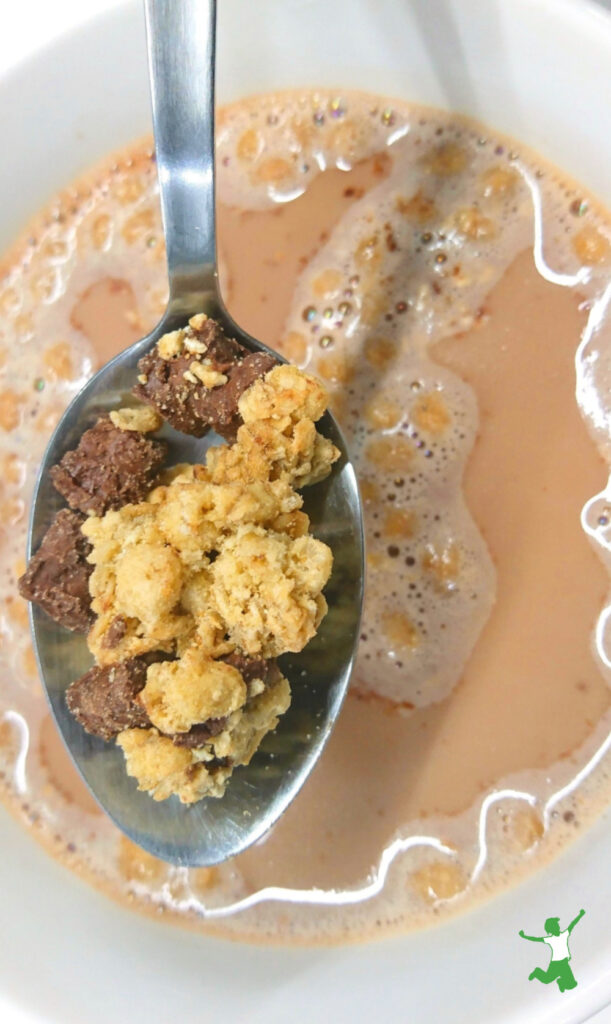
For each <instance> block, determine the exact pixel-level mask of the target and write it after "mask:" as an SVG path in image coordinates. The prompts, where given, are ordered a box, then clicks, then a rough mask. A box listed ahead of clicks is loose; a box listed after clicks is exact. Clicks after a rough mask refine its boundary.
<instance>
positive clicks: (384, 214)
mask: <svg viewBox="0 0 611 1024" xmlns="http://www.w3.org/2000/svg"><path fill="white" fill-rule="evenodd" d="M219 121H220V130H219V137H218V147H219V159H218V163H219V199H220V207H219V239H220V248H221V276H222V281H223V289H224V292H225V297H226V301H227V303H228V305H229V308H230V310H231V312H232V314H233V315H234V317H235V318H236V320H238V322H239V323H240V324H241V325H242V326H243V327H244V328H245V329H246V330H248V331H250V332H251V333H252V334H254V335H255V336H257V337H259V338H260V339H261V340H262V341H265V342H267V343H268V344H270V345H271V346H273V347H276V348H278V349H281V350H282V351H283V352H285V354H286V355H287V356H288V357H289V358H291V359H292V360H293V361H295V362H296V363H297V364H298V365H300V366H302V367H307V368H308V369H311V370H312V371H313V372H315V373H318V374H319V375H320V376H321V377H323V378H324V379H325V380H326V382H327V383H328V385H329V388H330V391H331V396H332V407H333V409H334V411H335V412H336V414H337V416H338V418H339V420H340V422H341V424H342V426H343V428H344V430H345V433H346V435H347V438H348V441H349V444H350V446H351V451H352V453H353V456H354V459H355V462H356V465H357V469H358V473H359V479H360V483H361V487H362V493H363V500H364V504H365V513H366V532H367V558H368V578H367V587H366V606H365V616H364V623H363V637H362V642H361V645H360V649H359V654H358V659H357V666H356V671H355V674H354V680H353V683H352V687H351V691H350V694H349V696H348V698H347V700H346V704H345V706H344V709H343V711H342V714H341V716H340V719H339V721H338V724H337V726H336V729H335V731H334V733H333V735H332V737H331V740H330V742H329V744H328V747H327V748H326V750H325V753H324V755H323V757H322V758H321V761H320V762H319V764H318V765H317V767H316V769H315V771H314V773H313V775H312V777H311V779H310V780H309V781H308V783H307V785H306V786H305V788H304V790H303V791H302V792H301V794H300V795H299V797H298V799H297V800H296V801H295V803H294V804H293V805H292V807H291V808H290V809H289V811H288V812H287V813H286V815H285V816H284V817H283V819H282V820H281V822H279V823H278V825H277V826H276V827H275V828H274V829H273V830H272V832H271V833H270V834H269V836H267V837H266V838H265V839H264V840H263V841H262V842H261V843H259V844H258V845H257V846H256V847H255V848H253V849H251V850H250V851H248V852H247V853H245V854H243V855H241V856H240V857H239V858H236V859H235V860H234V861H232V862H230V863H228V864H226V865H223V866H222V867H220V868H215V869H199V870H189V871H188V870H186V869H172V868H168V867H167V866H166V865H164V864H162V863H160V862H158V861H155V860H154V858H152V857H150V856H148V855H146V854H144V853H143V852H142V851H139V850H138V849H137V848H136V847H133V846H132V845H131V844H129V843H128V842H127V841H126V840H125V839H123V838H122V837H121V836H120V835H119V833H118V832H117V830H116V829H115V828H114V827H113V826H112V825H111V824H110V822H108V821H107V820H106V818H105V816H104V815H103V814H102V813H101V812H100V811H99V810H98V808H97V806H96V804H95V803H94V801H93V800H92V799H91V797H90V796H89V795H88V793H87V791H86V790H85V787H84V786H83V785H82V783H81V782H80V780H79V778H78V776H77V775H76V773H75V771H74V769H73V768H72V766H71V763H70V761H69V759H68V757H67V755H66V754H65V752H64V750H63V747H62V745H61V741H60V740H59V738H58V736H57V734H56V731H55V728H54V726H53V724H52V722H51V721H50V719H49V716H48V713H47V710H46V705H45V702H44V698H43V695H42V691H41V688H40V684H39V682H38V680H37V678H36V669H35V664H34V659H33V653H32V651H31V648H30V645H29V635H28V629H27V610H26V606H25V604H24V602H22V601H21V599H20V598H19V597H18V595H17V593H16V589H15V580H16V578H17V576H18V575H19V573H20V572H21V571H22V569H23V555H22V553H23V551H24V548H25V533H26V515H27V506H28V502H29V498H30V495H31V490H32V485H33V480H34V474H35V470H36V465H37V462H38V461H39V459H40V455H41V453H42V451H43V450H44V447H45V445H46V442H47V440H48V436H49V433H50V431H51V429H52V427H53V425H54V423H55V422H56V421H57V418H58V417H59V415H60V414H61V411H62V409H63V408H64V407H65V405H66V404H67V402H68V400H69V399H70V398H71V397H72V395H73V394H74V393H75V392H76V391H77V390H78V389H79V388H80V387H81V386H82V384H83V383H84V381H85V379H86V378H87V376H88V375H89V374H90V373H91V372H92V371H93V370H94V369H95V368H97V367H98V366H99V365H101V364H103V363H104V362H105V361H106V360H107V359H108V358H109V357H110V356H111V355H112V354H114V352H116V351H120V350H121V349H122V348H123V347H125V346H126V345H128V344H130V343H131V342H132V341H134V340H136V339H137V338H138V337H140V336H141V335H143V334H144V333H146V332H147V331H148V330H149V329H150V328H151V327H152V326H153V324H154V323H155V321H156V320H157V319H158V317H159V316H160V314H161V312H162V311H163V308H164V304H165V300H166V284H165V266H164V250H163V242H162V237H161V228H160V221H159V209H158V200H157V186H156V178H155V166H154V162H153V161H152V159H151V154H150V150H149V149H148V147H147V146H146V145H140V146H137V147H134V148H133V150H131V151H129V152H127V153H125V154H122V155H121V156H120V157H118V158H117V159H116V161H115V162H113V163H112V164H110V165H104V166H102V167H100V168H99V169H97V170H96V171H94V172H92V174H91V175H90V177H89V178H88V179H87V180H84V181H83V182H80V183H78V184H77V185H76V186H74V188H72V189H71V190H69V191H68V192H67V193H66V194H65V195H63V196H61V197H59V198H58V199H57V201H55V202H54V203H53V204H52V205H51V206H50V207H49V209H48V210H46V211H45V212H44V213H43V215H42V216H41V218H40V221H39V222H38V223H37V224H36V225H34V226H33V227H32V230H31V231H30V233H29V234H28V236H27V237H26V238H24V240H22V242H21V243H19V244H18V245H17V246H16V248H15V249H14V251H13V252H12V253H11V254H9V256H8V257H7V258H6V260H5V264H4V267H3V272H4V279H3V281H2V282H1V284H0V309H1V310H2V314H3V319H2V331H1V334H2V336H1V337H0V346H1V350H0V361H1V362H2V370H1V371H0V372H1V373H2V375H3V379H2V382H1V383H0V463H1V467H2V477H1V478H2V480H3V489H2V495H1V499H0V501H1V505H0V515H1V523H2V537H1V540H2V546H1V548H0V558H1V560H2V561H1V568H2V592H1V594H0V598H1V600H2V608H1V616H2V617H1V620H0V625H1V629H2V633H1V636H0V639H1V641H2V643H1V646H0V666H1V670H2V690H1V692H0V714H1V715H2V717H1V718H0V759H1V761H2V785H3V787H4V795H5V798H6V802H7V804H8V805H9V806H10V807H11V808H12V809H13V810H14V811H15V813H16V814H17V815H18V816H20V817H21V819H22V820H23V821H24V823H25V824H26V825H27V826H28V827H29V828H31V829H32V831H33V834H34V835H36V836H37V838H39V839H40V841H42V842H44V843H45V845H47V847H48V848H49V849H50V850H51V851H52V852H54V853H55V854H56V855H57V856H59V857H61V858H62V859H63V860H64V861H65V862H66V863H67V864H68V865H69V866H70V867H72V868H74V869H75V870H76V871H78V872H79V873H81V874H82V875H84V876H86V877H88V878H89V879H90V880H91V881H93V882H94V883H95V884H97V885H99V886H100V887H102V888H104V889H105V890H106V891H108V892H109V893H111V894H112V895H114V896H117V897H120V898H127V899H129V901H130V903H131V905H132V906H135V907H138V908H140V909H155V910H156V911H157V912H159V913H165V914H166V916H168V917H172V918H176V919H178V920H180V921H183V922H185V923H191V924H194V925H196V926H198V927H203V928H206V929H209V930H214V931H217V932H219V933H222V934H228V935H229V934H230V935H233V936H236V937H245V938H253V939H254V938H260V939H271V940H274V939H275V940H277V941H283V942H285V941H288V940H291V939H292V940H294V941H308V942H315V941H318V942H325V941H333V940H351V939H355V938H361V937H368V936H371V935H373V934H382V933H384V932H386V931H388V930H395V929H406V928H409V927H414V926H421V925H425V924H427V923H430V922H432V921H436V920H439V919H440V918H442V917H443V916H444V915H446V914H450V913H454V912H456V911H457V910H461V909H465V908H467V907H469V906H470V905H472V904H473V902H474V901H475V900H477V899H481V898H482V897H483V896H488V895H490V894H492V893H494V892H496V891H499V890H500V888H502V887H504V886H506V885H507V884H509V883H511V882H514V881H516V880H517V879H518V878H519V877H521V876H522V875H524V874H525V873H527V872H529V871H532V870H533V868H535V867H537V866H540V865H542V864H543V863H545V861H546V860H547V859H549V857H550V856H552V855H553V854H554V853H555V852H557V850H559V849H560V848H562V846H563V845H564V844H565V843H566V842H568V841H569V840H570V839H571V838H572V837H573V836H575V835H576V834H578V833H579V831H580V829H581V828H582V827H583V826H584V825H585V824H587V823H588V822H589V821H590V820H592V819H593V817H594V816H595V815H596V814H597V813H598V812H599V811H600V810H601V809H602V808H603V807H604V806H605V805H606V804H607V803H608V802H609V799H610V798H611V780H610V774H609V756H608V755H606V753H605V752H606V748H607V746H608V745H609V744H608V736H609V725H610V721H611V711H610V704H611V700H610V690H609V685H608V683H609V668H610V665H611V662H610V658H611V631H608V630H607V619H608V617H609V616H608V612H607V609H606V607H605V602H606V600H607V593H608V590H609V577H608V570H609V565H608V550H609V542H610V540H611V500H609V498H610V497H611V496H609V495H607V493H606V491H605V486H606V481H607V476H608V465H607V463H606V461H605V459H608V458H609V451H610V446H609V439H610V437H611V432H610V429H609V428H610V424H611V402H610V400H609V395H610V394H611V390H610V388H609V381H610V379H611V372H610V371H611V337H610V334H609V327H608V324H607V320H606V303H607V301H608V295H609V288H608V273H609V262H610V256H611V244H610V241H609V239H610V237H611V235H610V229H609V225H608V220H607V219H606V215H605V214H604V211H601V210H599V209H597V208H596V207H595V204H594V203H593V202H592V201H591V200H589V199H588V197H587V196H585V194H584V193H583V192H582V191H581V190H579V189H577V187H576V186H575V185H574V184H572V183H571V182H568V181H566V180H565V179H564V178H563V177H562V176H561V175H560V174H558V173H557V172H556V171H555V170H553V169H552V168H549V167H547V166H545V165H543V164H541V163H540V162H538V161H537V159H536V158H534V157H533V156H532V155H531V154H529V153H528V152H525V151H524V150H522V149H521V148H520V147H518V146H517V145H516V146H515V149H512V144H511V143H509V144H508V143H507V141H506V140H503V139H497V138H495V137H493V136H491V135H489V133H488V132H487V131H486V130H484V129H483V128H481V126H478V125H473V124H471V123H469V122H467V121H465V120H462V119H460V118H457V117H450V116H448V115H445V114H441V113H438V112H435V111H430V110H424V109H421V108H416V107H411V106H408V105H407V104H398V103H395V104H392V105H387V104H386V103H385V102H384V101H380V100H379V99H377V98H374V97H367V96H360V95H356V94H348V95H346V96H343V97H339V96H334V95H327V94H322V93H317V94H313V93H307V94H294V95H286V96H280V97H267V98H266V97H263V98H257V99H256V100H252V101H246V102H243V103H241V104H238V105H236V106H234V107H231V108H228V109H226V110H225V111H224V112H222V115H221V117H220V119H219ZM576 391H577V398H576ZM605 558H606V559H607V563H606V564H605ZM66 682H67V683H68V682H69V680H67V681H66ZM578 773H579V777H580V785H579V786H577V785H576V782H575V780H576V777H577V775H578Z"/></svg>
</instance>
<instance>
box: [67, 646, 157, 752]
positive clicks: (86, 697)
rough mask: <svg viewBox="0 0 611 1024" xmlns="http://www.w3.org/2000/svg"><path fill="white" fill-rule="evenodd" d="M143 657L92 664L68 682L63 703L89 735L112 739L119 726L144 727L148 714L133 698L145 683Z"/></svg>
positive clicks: (145, 666) (147, 722) (146, 723)
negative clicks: (64, 702)
mask: <svg viewBox="0 0 611 1024" xmlns="http://www.w3.org/2000/svg"><path fill="white" fill-rule="evenodd" d="M147 667H148V666H147V662H146V661H145V660H144V659H143V658H130V659H128V660H127V661H121V662H118V663H117V664H116V665H109V666H108V667H107V668H99V667H98V666H95V667H94V668H92V669H90V670H89V672H86V673H85V675H84V676H81V678H80V679H77V680H75V682H73V683H71V685H70V686H69V687H68V690H67V692H66V703H67V705H68V708H69V710H70V711H71V713H72V714H73V715H74V717H75V718H76V720H77V722H80V724H81V725H82V726H83V729H85V731H86V732H88V733H91V735H92V736H101V738H102V739H103V740H112V739H114V737H115V736H116V735H117V734H118V733H120V732H122V730H123V729H146V728H147V727H149V726H150V724H151V723H150V720H149V717H148V715H147V713H146V711H145V710H144V708H143V707H142V705H141V704H140V703H139V701H138V700H137V699H136V698H137V696H138V694H139V693H140V690H141V689H142V688H143V686H144V684H145V683H146V671H147Z"/></svg>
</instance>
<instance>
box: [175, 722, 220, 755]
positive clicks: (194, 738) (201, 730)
mask: <svg viewBox="0 0 611 1024" xmlns="http://www.w3.org/2000/svg"><path fill="white" fill-rule="evenodd" d="M226 724H227V718H226V717H225V718H209V719H208V721H207V722H198V724H197V725H192V726H191V728H190V729H189V731H188V732H175V733H174V735H173V736H172V743H173V744H174V746H175V747H188V748H189V750H197V749H198V748H199V747H205V746H206V744H207V743H209V742H210V740H211V739H212V738H213V737H214V736H218V735H219V733H221V732H222V731H223V729H224V728H225V726H226Z"/></svg>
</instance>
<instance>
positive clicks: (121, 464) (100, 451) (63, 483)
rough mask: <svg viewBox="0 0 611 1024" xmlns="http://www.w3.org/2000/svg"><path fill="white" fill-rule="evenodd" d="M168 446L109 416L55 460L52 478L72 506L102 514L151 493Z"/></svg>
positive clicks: (86, 432)
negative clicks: (122, 427)
mask: <svg viewBox="0 0 611 1024" xmlns="http://www.w3.org/2000/svg"><path fill="white" fill-rule="evenodd" d="M166 452H167V446H166V444H165V443H164V442H163V441H156V440H151V439H149V438H147V437H144V436H143V435H142V434H140V433H138V431H136V430H121V429H119V428H118V427H115V426H114V424H113V423H111V421H110V419H109V417H108V416H103V417H102V418H101V419H99V420H98V422H97V423H96V425H95V426H94V427H92V428H91V429H90V430H86V431H85V433H84V434H83V436H82V437H81V440H80V442H79V444H78V447H77V448H75V449H73V451H70V452H66V454H65V455H64V457H63V459H62V460H61V462H59V463H58V465H57V466H53V468H52V470H51V480H52V481H53V484H54V486H55V488H56V490H58V491H59V493H60V494H61V495H62V497H64V498H65V499H66V501H67V502H68V504H69V505H70V507H71V508H74V509H78V511H79V512H84V513H85V514H86V515H87V514H93V515H96V516H100V515H103V514H104V512H108V511H109V510H110V509H118V508H121V507H122V506H123V505H128V504H131V503H132V502H138V501H141V500H142V499H143V498H145V497H146V495H147V494H148V492H149V491H150V489H151V487H152V486H153V484H154V481H155V478H156V476H157V473H158V472H159V470H160V469H161V466H162V465H163V462H164V460H165V457H166Z"/></svg>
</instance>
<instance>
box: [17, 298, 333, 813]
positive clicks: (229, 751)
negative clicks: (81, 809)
mask: <svg viewBox="0 0 611 1024" xmlns="http://www.w3.org/2000/svg"><path fill="white" fill-rule="evenodd" d="M139 370H140V371H141V372H140V374H139V376H138V382H137V385H136V387H135V388H134V392H135V394H136V395H137V396H138V397H139V398H141V399H142V400H143V401H144V402H146V403H147V404H146V405H142V406H138V407H137V408H132V409H127V408H126V409H119V410H118V411H116V412H111V413H110V415H109V416H106V417H102V418H101V419H100V420H98V422H97V424H95V425H94V426H93V427H92V428H91V429H90V430H88V431H86V433H85V434H84V435H83V437H82V438H81V441H80V443H79V445H78V447H77V448H76V449H75V450H73V451H71V452H67V453H66V455H65V456H64V458H63V459H62V461H61V463H60V464H59V465H58V466H57V467H55V468H54V470H53V480H54V483H55V486H56V488H57V489H58V490H59V491H60V493H61V494H62V495H63V496H64V497H65V499H66V501H67V502H68V504H69V505H70V506H71V508H72V509H76V510H77V511H68V510H63V511H62V512H60V513H59V515H58V517H57V518H56V521H55V523H54V524H53V525H52V526H51V528H50V529H49V531H48V533H47V535H46V537H45V538H44V540H43V542H42V544H41V547H40V549H39V552H38V553H37V554H36V555H35V557H34V559H33V560H32V562H31V563H30V567H29V568H28V572H27V573H26V575H25V576H24V577H23V579H22V584H21V586H22V593H24V596H27V597H28V598H29V599H30V600H34V601H37V602H38V603H39V604H41V605H42V607H44V608H45V610H47V612H48V613H49V614H50V615H51V616H52V617H53V618H54V619H55V621H56V622H58V623H59V624H60V625H64V626H66V627H68V628H70V629H80V630H87V629H89V635H88V644H89V648H90V650H91V652H92V654H93V655H94V657H95V662H96V664H95V666H94V667H93V668H92V669H90V670H89V672H87V673H86V674H85V675H84V676H82V677H81V678H80V679H77V680H76V681H75V682H74V683H72V684H71V686H70V687H69V688H68V691H67V694H66V700H67V703H68V707H69V708H70V711H71V712H72V714H73V715H74V716H75V717H76V718H77V719H78V721H79V722H80V723H81V724H82V726H83V728H85V729H86V730H87V731H88V732H90V733H92V734H94V735H96V736H100V737H101V738H103V739H105V740H113V739H116V741H117V743H118V744H119V746H120V747H121V748H122V750H123V752H124V754H125V758H126V764H127V771H128V773H129V774H130V775H132V776H134V777H135V778H136V779H137V780H138V785H139V788H140V789H143V790H146V791H148V792H149V793H150V794H151V795H152V796H153V798H154V799H155V800H163V799H165V798H166V797H169V796H171V795H172V794H176V795H177V796H178V797H179V798H180V800H181V801H183V802H184V803H192V802H194V801H196V800H199V799H201V798H202V797H204V796H222V794H223V792H224V789H225V785H226V782H227V779H228V778H229V776H230V775H231V772H232V770H233V768H234V767H235V766H237V765H241V764H248V762H249V760H250V758H251V757H252V755H253V753H254V752H255V750H256V749H257V747H258V746H259V744H260V742H261V740H262V738H263V736H264V735H265V734H266V733H267V732H269V731H270V730H271V729H274V728H275V726H276V724H277V721H278V717H279V716H280V715H281V714H283V713H284V712H285V711H286V709H287V708H288V706H289V704H290V699H291V698H290V689H289V684H288V682H287V680H286V679H285V678H284V677H283V676H282V674H281V673H280V670H279V669H278V666H277V665H276V662H275V660H274V659H275V658H276V656H278V655H280V654H283V653H286V652H288V651H300V650H302V648H303V647H304V646H305V645H306V644H307V643H308V641H309V640H310V639H311V638H312V637H313V636H314V634H315V633H316V630H317V628H318V626H319V624H320V621H321V619H322V617H323V616H324V614H325V612H326V610H327V605H326V601H325V598H324V596H323V594H322V590H323V587H324V586H325V584H326V582H327V580H328V578H329V575H330V573H331V565H332V556H331V551H330V550H329V548H328V547H327V546H326V545H325V544H323V543H321V542H320V541H318V540H316V539H315V538H313V537H311V536H310V534H309V525H310V524H309V520H308V517H307V515H306V514H305V513H304V512H303V510H302V505H303V500H302V497H301V495H300V494H299V493H298V491H297V490H296V488H301V487H303V486H305V485H306V484H311V483H315V482H317V481H318V480H321V479H322V478H323V477H324V476H326V475H327V474H328V473H329V471H330V468H331V465H332V464H333V462H334V461H335V460H336V458H337V457H338V454H339V453H338V452H337V450H336V449H335V448H334V446H333V445H332V444H331V442H330V441H329V440H327V439H326V438H324V437H323V436H322V435H321V434H319V432H318V431H317V429H316V426H315V423H316V421H317V420H318V419H320V417H321V416H322V414H323V412H324V411H325V408H326V394H325V391H324V389H323V388H322V386H321V385H320V384H319V382H318V381H317V380H315V379H314V378H313V377H310V376H308V375H307V374H305V373H303V372H302V371H300V370H297V369H295V368H294V367H291V366H279V365H277V363H276V360H275V359H274V358H273V357H272V356H269V355H267V354H261V353H254V354H253V353H248V352H246V351H245V350H244V349H242V348H241V346H240V345H238V343H237V342H235V341H233V340H232V339H231V338H228V337H227V336H226V335H225V334H224V332H223V331H222V329H221V327H220V325H219V324H218V323H216V322H215V321H213V320H210V319H209V318H208V317H206V316H204V315H203V314H200V315H198V316H196V317H192V318H191V320H190V321H189V324H188V326H187V327H186V328H184V329H181V330H178V331H174V332H172V333H171V334H168V335H165V336H164V337H163V338H161V340H160V341H159V343H158V345H157V346H156V347H155V349H154V350H153V351H152V352H151V353H149V354H148V355H147V356H145V357H144V359H143V360H141V362H140V364H139ZM164 420H167V421H168V422H170V423H171V424H172V425H173V426H175V427H176V428H177V429H180V430H182V431H184V432H187V433H191V434H194V435H195V436H198V437H199V436H202V434H204V433H205V432H206V430H208V429H209V428H210V427H211V426H212V427H214V429H215V430H217V431H218V432H219V433H221V434H222V435H223V436H224V437H225V438H226V439H228V440H229V441H230V442H233V443H230V444H229V446H223V447H219V448H211V449H209V450H208V453H207V460H206V464H205V465H181V466H174V467H172V468H170V469H162V468H161V467H162V464H163V461H164V458H165V455H166V446H165V444H164V443H163V442H162V441H160V440H158V439H155V438H149V437H147V436H146V435H148V434H153V433H154V432H155V431H157V430H158V429H159V428H160V426H161V425H162V423H163V421H164ZM66 567H68V568H66Z"/></svg>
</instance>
